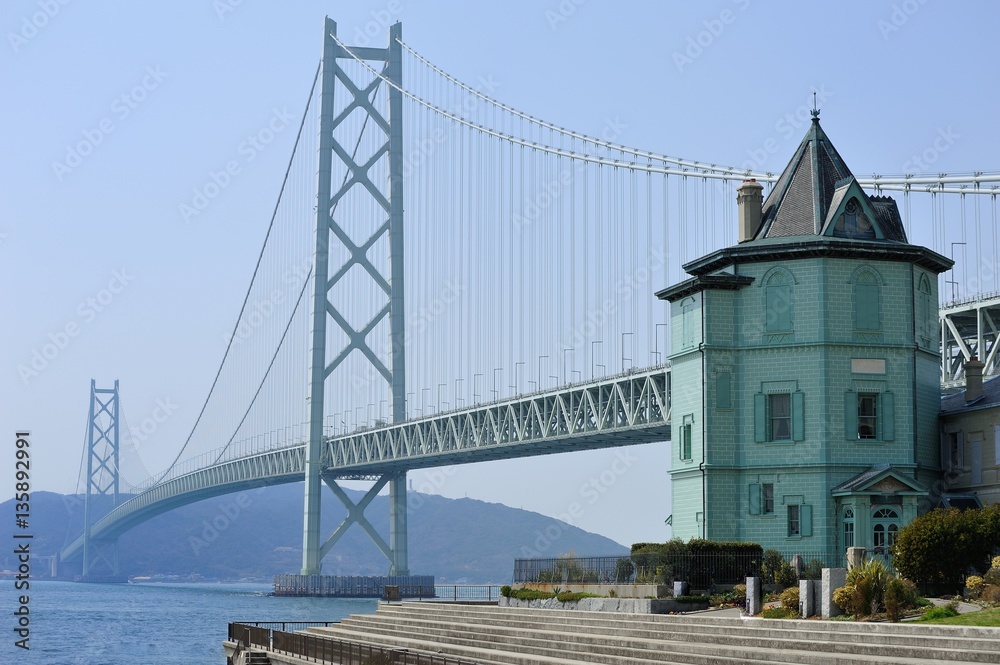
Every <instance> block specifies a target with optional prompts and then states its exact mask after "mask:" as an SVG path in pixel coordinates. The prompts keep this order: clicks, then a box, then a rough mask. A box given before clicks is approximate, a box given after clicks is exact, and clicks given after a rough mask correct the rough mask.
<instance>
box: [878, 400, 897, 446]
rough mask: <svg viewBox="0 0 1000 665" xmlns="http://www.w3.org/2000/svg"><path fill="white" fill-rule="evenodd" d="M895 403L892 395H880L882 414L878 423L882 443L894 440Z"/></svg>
mask: <svg viewBox="0 0 1000 665" xmlns="http://www.w3.org/2000/svg"><path fill="white" fill-rule="evenodd" d="M895 401H896V400H895V398H894V396H893V394H892V393H882V413H881V415H880V417H879V421H880V424H881V425H882V440H883V441H892V440H893V439H895V438H896V423H895V417H896V413H895V411H896V409H895Z"/></svg>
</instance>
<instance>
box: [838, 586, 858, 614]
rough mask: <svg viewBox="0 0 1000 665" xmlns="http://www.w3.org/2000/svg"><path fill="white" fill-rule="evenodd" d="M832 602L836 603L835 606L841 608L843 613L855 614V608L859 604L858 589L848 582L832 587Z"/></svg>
mask: <svg viewBox="0 0 1000 665" xmlns="http://www.w3.org/2000/svg"><path fill="white" fill-rule="evenodd" d="M833 602H835V603H837V607H839V608H840V609H841V610H843V611H844V614H855V613H856V608H857V607H858V606H859V605H860V603H859V602H858V590H857V589H855V588H854V587H853V586H852V585H850V584H847V585H845V586H842V587H840V588H838V589H834V590H833Z"/></svg>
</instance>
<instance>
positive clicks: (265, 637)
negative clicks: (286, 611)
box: [229, 622, 476, 665]
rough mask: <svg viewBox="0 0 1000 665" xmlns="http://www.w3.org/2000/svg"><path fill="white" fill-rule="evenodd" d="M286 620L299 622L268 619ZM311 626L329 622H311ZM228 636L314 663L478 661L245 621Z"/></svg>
mask: <svg viewBox="0 0 1000 665" xmlns="http://www.w3.org/2000/svg"><path fill="white" fill-rule="evenodd" d="M261 623H263V622H261ZM266 623H269V624H273V623H287V624H288V625H292V624H295V623H296V622H266ZM308 625H310V626H320V625H330V624H329V623H327V624H321V623H310V624H308ZM229 639H230V641H232V642H236V643H237V644H239V645H240V647H241V648H247V647H251V648H258V649H266V650H268V651H273V652H276V653H284V654H290V655H293V656H297V657H299V658H303V659H305V660H308V661H312V662H315V663H338V664H339V665H364V664H365V663H387V664H388V663H391V664H392V665H476V663H475V662H474V661H471V660H464V659H460V658H452V657H450V656H442V655H438V654H428V653H417V652H413V651H407V650H404V649H383V648H382V647H377V646H372V645H370V644H361V643H358V642H350V641H347V640H338V639H335V638H331V637H324V636H320V635H308V634H304V633H289V632H286V631H283V630H275V629H272V628H267V627H263V626H258V625H253V624H243V623H231V624H229Z"/></svg>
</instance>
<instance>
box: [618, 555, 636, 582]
mask: <svg viewBox="0 0 1000 665" xmlns="http://www.w3.org/2000/svg"><path fill="white" fill-rule="evenodd" d="M634 572H635V565H634V564H633V563H632V560H631V559H629V558H628V557H624V556H623V557H621V558H620V559H618V560H617V561H615V582H617V583H618V584H627V583H629V582H630V581H631V580H632V573H634Z"/></svg>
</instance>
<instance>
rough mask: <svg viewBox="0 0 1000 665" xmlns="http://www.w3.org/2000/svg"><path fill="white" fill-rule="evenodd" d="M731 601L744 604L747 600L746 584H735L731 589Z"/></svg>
mask: <svg viewBox="0 0 1000 665" xmlns="http://www.w3.org/2000/svg"><path fill="white" fill-rule="evenodd" d="M732 597H733V602H734V603H736V604H737V605H745V604H746V602H747V585H746V584H737V585H736V586H734V587H733V591H732Z"/></svg>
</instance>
